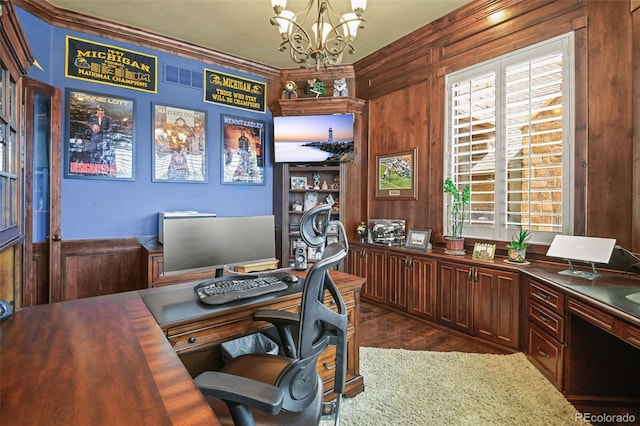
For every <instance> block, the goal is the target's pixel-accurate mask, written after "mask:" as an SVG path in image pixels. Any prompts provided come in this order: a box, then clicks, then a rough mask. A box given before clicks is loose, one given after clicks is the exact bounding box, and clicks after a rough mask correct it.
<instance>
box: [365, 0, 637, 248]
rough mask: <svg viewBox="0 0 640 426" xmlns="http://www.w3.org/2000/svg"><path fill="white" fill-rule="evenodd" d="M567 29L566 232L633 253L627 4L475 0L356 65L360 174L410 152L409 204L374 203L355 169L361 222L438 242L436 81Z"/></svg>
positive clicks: (441, 87)
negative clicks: (570, 102) (390, 225)
mask: <svg viewBox="0 0 640 426" xmlns="http://www.w3.org/2000/svg"><path fill="white" fill-rule="evenodd" d="M571 31H573V32H574V36H575V52H576V64H575V70H576V76H575V89H576V90H575V105H576V111H575V117H576V123H575V134H574V137H573V138H574V140H575V143H576V161H575V178H576V184H575V189H574V198H575V200H574V206H575V215H574V218H573V219H574V228H575V234H577V235H589V236H599V237H612V238H616V239H617V241H618V244H620V245H622V246H624V247H626V248H629V249H632V250H634V251H638V250H640V241H638V238H637V237H638V235H640V230H639V229H638V226H639V224H638V220H637V219H636V220H635V221H634V220H633V217H634V215H635V216H636V217H637V213H633V212H635V211H638V210H639V209H640V205H639V201H638V196H635V197H634V196H633V195H632V194H634V188H635V189H636V191H637V188H638V187H640V184H639V183H638V182H635V181H634V179H635V180H637V179H638V173H637V172H635V174H634V172H633V170H634V154H633V153H634V149H635V151H637V150H638V149H637V147H635V148H634V143H633V138H632V131H633V120H632V110H633V108H632V106H633V105H632V104H633V99H634V98H633V95H632V87H634V80H633V72H632V69H633V68H632V66H633V64H632V57H633V55H632V34H633V28H632V16H631V13H630V6H629V2H626V1H592V0H588V1H587V0H567V1H538V0H534V1H526V2H521V1H509V0H504V1H502V0H479V1H476V2H473V3H470V4H468V5H466V6H464V7H462V8H460V9H458V10H457V11H454V12H453V13H451V14H449V15H447V16H444V17H442V18H441V19H439V20H437V21H435V22H433V23H431V24H430V25H427V26H425V27H423V28H421V29H419V30H417V31H416V32H414V33H412V34H410V35H408V36H407V37H405V38H403V39H400V40H398V41H396V42H394V43H393V44H391V45H389V46H387V47H385V48H384V49H381V50H380V51H378V52H375V53H374V54H372V55H370V56H368V57H367V58H365V59H363V60H361V61H359V62H358V63H356V64H355V71H356V84H357V88H358V96H359V97H360V98H363V99H365V100H368V101H369V122H368V138H367V139H368V163H369V164H370V165H371V166H372V167H369V169H372V168H373V167H374V165H375V159H376V156H377V155H379V154H382V153H387V152H393V151H397V150H404V149H409V148H413V147H417V149H418V152H419V155H418V158H419V163H418V179H419V182H418V194H419V196H418V199H417V200H415V201H395V200H391V201H390V200H387V199H376V198H375V182H376V181H375V171H374V170H367V169H364V170H362V176H363V178H366V179H367V180H368V185H369V189H368V198H367V199H368V204H367V210H366V211H365V212H363V213H362V214H363V219H365V217H364V216H366V218H399V219H405V220H406V221H407V227H411V228H422V227H425V228H431V229H433V232H434V237H432V238H433V239H435V240H436V241H441V238H442V235H443V233H444V232H443V228H444V224H443V218H442V208H443V193H442V183H443V180H444V177H443V166H442V164H443V150H444V145H443V144H444V117H445V116H444V114H445V111H444V102H445V98H444V96H445V94H444V92H445V81H444V80H445V75H446V74H447V73H449V72H452V71H455V70H459V69H461V68H464V67H467V66H470V65H473V64H476V63H480V62H482V61H485V60H488V59H491V58H494V57H496V56H499V55H502V54H505V53H508V52H510V51H513V50H516V49H519V48H522V47H525V46H528V45H531V44H534V43H536V42H540V41H543V40H546V39H549V38H552V37H554V36H557V35H561V34H564V33H567V32H571ZM636 31H640V28H638V29H636ZM637 84H638V82H637V81H636V82H635V86H637ZM635 96H636V97H637V96H639V94H638V93H636V94H635ZM636 125H640V124H636ZM637 161H638V160H637V154H636V159H635V162H636V163H637ZM636 166H637V164H636ZM634 236H635V238H634ZM499 246H500V247H502V246H503V244H499ZM538 250H543V248H538Z"/></svg>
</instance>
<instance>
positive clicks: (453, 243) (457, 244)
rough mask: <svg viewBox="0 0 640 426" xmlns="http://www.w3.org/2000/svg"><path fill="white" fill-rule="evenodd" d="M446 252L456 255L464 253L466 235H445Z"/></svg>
mask: <svg viewBox="0 0 640 426" xmlns="http://www.w3.org/2000/svg"><path fill="white" fill-rule="evenodd" d="M444 251H445V253H447V254H454V255H463V254H464V237H445V250H444Z"/></svg>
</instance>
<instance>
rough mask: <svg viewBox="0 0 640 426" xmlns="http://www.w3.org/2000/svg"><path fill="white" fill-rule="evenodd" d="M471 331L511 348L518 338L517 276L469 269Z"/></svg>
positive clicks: (490, 270)
mask: <svg viewBox="0 0 640 426" xmlns="http://www.w3.org/2000/svg"><path fill="white" fill-rule="evenodd" d="M472 280H473V287H474V288H473V293H474V297H473V301H474V307H473V312H474V319H473V334H474V335H475V336H478V337H482V338H484V339H487V340H490V341H493V342H496V343H499V344H501V345H504V346H508V347H511V348H518V346H519V337H520V286H519V280H518V275H517V274H514V273H510V272H504V271H498V270H493V269H488V268H478V267H476V268H473V273H472Z"/></svg>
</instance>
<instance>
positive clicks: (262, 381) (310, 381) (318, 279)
mask: <svg viewBox="0 0 640 426" xmlns="http://www.w3.org/2000/svg"><path fill="white" fill-rule="evenodd" d="M324 214H326V219H325V220H323V219H322V215H324ZM330 214H331V205H329V204H323V205H320V206H316V207H314V208H313V209H311V210H309V211H308V212H306V213H305V214H304V215H303V217H302V219H301V220H300V233H301V236H302V239H303V240H304V241H305V242H306V243H307V244H308V245H310V246H312V247H319V246H321V245H323V244H324V243H325V241H326V235H325V230H326V227H327V226H328V225H334V226H336V227H337V229H338V232H339V239H338V242H333V243H331V244H328V245H327V246H326V247H325V249H324V252H323V256H322V259H321V260H319V261H318V262H317V263H315V264H313V265H312V266H311V268H310V269H309V271H308V273H307V276H306V278H305V279H304V286H303V291H302V302H301V305H300V313H299V314H295V313H291V312H285V311H277V310H264V311H259V312H256V314H255V315H254V320H256V321H267V322H270V323H271V324H273V325H274V326H275V328H276V329H277V331H278V335H279V337H280V340H281V342H280V343H281V346H282V352H283V355H270V354H245V355H240V356H238V357H236V358H233V359H231V360H230V361H229V362H228V363H227V364H226V365H225V366H224V367H222V368H221V369H220V370H219V371H215V372H214V371H207V372H204V373H202V374H200V375H199V376H197V377H196V378H195V383H196V385H197V386H198V388H199V389H200V390H201V392H202V393H203V394H204V395H205V396H206V397H207V400H208V401H209V403H210V405H211V407H212V408H213V410H214V412H215V413H216V416H218V418H219V420H220V421H221V423H222V424H233V425H236V426H245V425H254V424H276V425H304V426H307V425H317V424H318V423H319V422H320V416H321V413H322V402H323V401H322V399H323V383H322V379H321V378H320V375H319V373H318V370H317V368H316V364H317V361H318V357H319V356H320V354H321V353H322V352H323V351H324V350H325V349H326V348H327V347H328V346H329V345H335V346H336V368H335V381H334V391H335V393H336V394H337V395H338V396H337V399H336V402H335V424H336V425H338V424H339V411H340V401H341V398H342V392H343V390H344V382H345V374H346V355H347V309H346V306H345V304H344V301H343V300H342V297H341V296H340V292H339V291H338V288H337V287H336V285H335V283H334V282H333V280H332V279H331V277H330V276H329V273H328V272H329V270H330V269H332V268H334V267H335V266H336V265H338V263H339V262H340V261H341V260H342V259H344V258H345V256H346V255H347V252H348V243H347V239H346V232H345V230H344V227H343V225H342V223H341V222H339V221H331V220H329V219H330ZM326 292H328V293H329V295H330V296H331V298H332V299H333V302H334V303H335V306H334V309H335V310H334V309H331V308H328V307H327V306H326V305H325V304H324V299H325V294H326ZM229 417H230V418H229ZM229 422H232V423H229Z"/></svg>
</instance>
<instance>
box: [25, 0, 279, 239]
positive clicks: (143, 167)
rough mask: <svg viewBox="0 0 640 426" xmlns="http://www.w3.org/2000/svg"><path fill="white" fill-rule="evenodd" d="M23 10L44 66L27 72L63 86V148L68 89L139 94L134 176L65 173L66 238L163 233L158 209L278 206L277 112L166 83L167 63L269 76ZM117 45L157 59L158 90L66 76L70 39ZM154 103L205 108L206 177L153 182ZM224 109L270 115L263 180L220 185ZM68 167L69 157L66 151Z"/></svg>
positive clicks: (227, 211) (242, 212)
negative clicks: (217, 101)
mask: <svg viewBox="0 0 640 426" xmlns="http://www.w3.org/2000/svg"><path fill="white" fill-rule="evenodd" d="M16 9H17V10H18V17H19V19H20V22H21V24H22V26H23V29H24V32H25V34H26V38H27V40H28V42H29V45H30V47H31V50H32V52H33V54H34V56H35V58H36V60H37V61H38V63H39V64H40V65H41V66H42V68H43V69H44V71H41V70H39V69H37V68H36V67H32V68H31V70H30V73H29V76H30V77H32V78H34V79H36V80H39V81H42V82H44V83H47V84H49V85H51V86H55V87H58V88H60V89H61V91H62V96H63V117H62V121H63V129H62V134H63V141H62V144H63V154H64V150H65V147H66V140H65V139H66V137H65V136H64V135H66V132H67V128H66V93H65V91H66V89H67V88H72V89H77V90H86V91H90V92H97V93H101V94H109V95H115V96H120V97H124V98H129V99H134V100H135V103H134V151H135V152H134V161H135V170H134V178H135V180H134V181H114V180H98V179H78V178H65V177H64V176H63V178H62V200H61V203H62V207H61V221H62V236H63V239H65V240H74V239H93V238H120V237H140V236H150V235H156V234H157V226H158V218H157V217H158V212H159V211H170V210H197V211H202V212H210V213H216V214H217V215H218V216H247V215H264V214H272V212H273V190H272V188H273V165H272V163H271V160H270V158H271V152H270V148H271V146H272V143H271V134H272V132H271V131H270V130H269V129H271V123H272V117H271V113H270V112H269V110H268V108H267V113H266V114H261V113H256V112H252V111H245V110H242V109H236V108H228V107H224V106H219V105H214V104H211V103H206V102H204V101H203V98H204V92H203V91H204V89H202V88H200V89H196V88H193V87H187V86H181V85H177V84H172V83H167V82H165V76H164V69H165V65H170V66H176V67H179V68H183V69H188V70H191V71H196V72H200V73H204V69H205V68H207V69H213V70H219V71H221V72H226V73H229V74H233V75H238V76H241V77H243V78H249V79H252V80H257V81H262V82H264V81H265V79H264V78H260V77H257V76H255V75H250V74H246V73H242V72H239V71H236V70H229V69H224V68H220V67H217V66H214V65H212V64H208V63H204V62H199V61H194V60H190V59H185V58H182V57H179V56H175V55H170V54H166V53H163V52H158V51H154V50H150V49H146V48H142V47H139V46H135V45H130V44H127V43H121V42H116V41H113V40H109V39H104V38H100V37H96V36H93V35H88V34H84V33H79V32H74V31H68V30H66V29H61V28H57V27H54V26H51V25H49V24H47V23H46V22H44V21H42V20H40V19H39V18H36V17H34V16H33V15H31V14H29V13H26V12H25V11H23V10H21V9H19V8H16ZM67 35H71V36H74V37H78V38H82V39H86V40H90V41H95V42H98V43H105V44H109V45H114V46H117V47H120V48H124V49H130V50H134V51H137V52H140V53H144V54H148V55H154V56H157V57H158V91H157V93H156V94H152V93H146V92H141V91H137V90H130V89H124V88H119V87H114V86H109V85H104V84H98V83H91V82H86V81H81V80H76V79H70V78H66V77H65V37H66V36H67ZM152 103H161V104H165V105H170V106H175V107H181V108H187V109H188V108H193V109H197V110H200V111H206V114H207V117H206V157H207V160H206V161H207V183H171V182H152V167H153V157H152V150H153V146H152V143H153V135H152V122H153V120H152V111H151V110H152ZM221 114H228V115H233V116H240V117H246V118H252V119H257V120H262V121H265V124H266V131H265V141H264V148H265V150H266V152H265V153H264V158H265V159H266V162H265V170H264V173H265V184H264V185H229V184H221V168H222V159H221V151H222V149H221V141H222V135H221V132H222V128H221V124H220V116H221ZM62 161H63V164H62V168H61V170H65V166H64V161H65V155H63V156H62Z"/></svg>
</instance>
